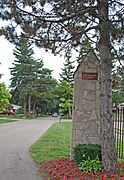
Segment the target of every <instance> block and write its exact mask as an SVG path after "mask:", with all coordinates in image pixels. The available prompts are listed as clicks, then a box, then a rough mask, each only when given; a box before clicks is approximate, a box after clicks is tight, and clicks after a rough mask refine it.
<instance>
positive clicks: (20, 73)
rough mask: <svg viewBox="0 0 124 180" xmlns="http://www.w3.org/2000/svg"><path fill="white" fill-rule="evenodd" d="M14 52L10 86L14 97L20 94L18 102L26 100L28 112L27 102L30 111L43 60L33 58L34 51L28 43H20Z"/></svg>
mask: <svg viewBox="0 0 124 180" xmlns="http://www.w3.org/2000/svg"><path fill="white" fill-rule="evenodd" d="M13 54H14V55H15V57H16V59H15V61H14V63H13V67H12V68H10V70H11V75H12V78H11V84H10V87H11V88H13V99H15V97H17V96H18V102H19V101H23V102H24V113H26V110H27V104H28V111H30V109H31V96H32V95H33V94H34V93H35V92H36V87H35V82H37V77H38V71H39V69H40V68H42V66H43V62H42V60H40V59H39V60H35V59H34V58H33V55H34V52H33V49H32V47H31V45H30V44H28V43H24V44H23V43H20V45H19V46H17V47H16V49H15V50H14V52H13ZM27 101H28V103H27ZM16 102H17V100H16Z"/></svg>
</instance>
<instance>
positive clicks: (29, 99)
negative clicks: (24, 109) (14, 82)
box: [28, 94, 31, 112]
mask: <svg viewBox="0 0 124 180" xmlns="http://www.w3.org/2000/svg"><path fill="white" fill-rule="evenodd" d="M30 111H31V95H30V94H29V97H28V112H30Z"/></svg>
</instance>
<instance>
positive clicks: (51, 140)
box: [29, 122, 72, 163]
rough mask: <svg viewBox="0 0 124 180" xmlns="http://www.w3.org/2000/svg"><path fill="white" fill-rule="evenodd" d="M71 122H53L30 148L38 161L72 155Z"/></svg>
mask: <svg viewBox="0 0 124 180" xmlns="http://www.w3.org/2000/svg"><path fill="white" fill-rule="evenodd" d="M71 125H72V123H71V122H62V123H55V124H53V125H52V126H51V127H50V128H49V129H48V131H47V132H46V133H45V134H44V135H43V136H42V137H41V138H40V139H39V140H38V141H37V142H36V143H35V144H34V145H32V146H31V148H30V149H29V152H30V154H31V156H32V158H33V159H34V160H35V162H37V163H41V162H43V161H48V160H49V159H51V158H52V159H56V158H62V157H65V158H68V157H69V156H70V137H71V136H70V135H71Z"/></svg>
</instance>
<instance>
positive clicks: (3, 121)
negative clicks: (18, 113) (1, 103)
mask: <svg viewBox="0 0 124 180" xmlns="http://www.w3.org/2000/svg"><path fill="white" fill-rule="evenodd" d="M11 122H15V120H6V119H0V124H4V123H11Z"/></svg>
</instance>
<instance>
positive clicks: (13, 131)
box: [0, 117, 57, 180]
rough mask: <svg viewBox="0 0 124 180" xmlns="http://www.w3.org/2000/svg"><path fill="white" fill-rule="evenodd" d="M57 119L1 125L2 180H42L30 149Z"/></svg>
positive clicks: (0, 175) (0, 178) (0, 171)
mask: <svg viewBox="0 0 124 180" xmlns="http://www.w3.org/2000/svg"><path fill="white" fill-rule="evenodd" d="M54 122H57V118H52V117H50V118H41V119H35V120H19V121H17V122H14V123H7V124H0V180H41V179H42V178H41V177H40V175H39V174H38V172H37V167H36V166H35V163H34V162H33V160H32V159H31V157H30V155H29V153H28V149H29V147H30V146H31V145H32V144H33V143H34V142H35V141H36V140H37V139H39V137H41V136H42V135H43V134H44V132H45V131H46V130H47V129H48V128H49V127H50V126H51V125H52V124H53V123H54Z"/></svg>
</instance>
